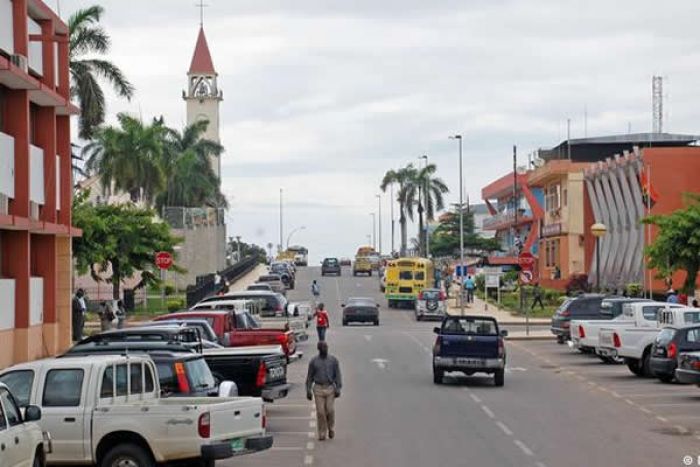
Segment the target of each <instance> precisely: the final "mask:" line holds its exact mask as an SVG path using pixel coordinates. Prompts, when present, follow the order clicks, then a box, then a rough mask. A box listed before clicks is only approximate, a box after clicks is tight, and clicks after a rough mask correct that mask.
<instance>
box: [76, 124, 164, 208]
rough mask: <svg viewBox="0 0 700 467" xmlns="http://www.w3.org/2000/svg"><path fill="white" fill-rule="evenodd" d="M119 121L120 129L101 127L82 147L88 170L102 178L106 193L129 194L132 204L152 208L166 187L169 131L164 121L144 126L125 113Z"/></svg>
mask: <svg viewBox="0 0 700 467" xmlns="http://www.w3.org/2000/svg"><path fill="white" fill-rule="evenodd" d="M117 119H118V121H119V127H113V126H107V127H99V128H98V129H97V130H96V131H95V134H94V138H93V140H92V141H91V142H90V143H89V144H87V145H86V146H85V147H84V148H83V155H84V156H86V158H87V161H86V164H85V168H86V169H87V171H88V172H89V173H97V174H99V175H100V179H101V182H102V187H103V190H104V191H105V192H106V193H109V192H112V191H115V192H119V191H121V192H126V193H129V195H130V196H131V199H132V201H144V202H145V203H146V204H148V205H149V206H150V205H152V204H153V201H154V200H155V197H156V196H157V194H158V193H160V192H161V191H162V190H163V189H164V187H165V174H164V171H163V168H162V159H163V140H164V138H165V134H166V128H165V126H164V125H163V122H162V120H154V121H153V122H152V123H151V124H150V125H144V124H143V122H142V121H141V120H139V119H137V118H134V117H131V116H129V115H126V114H123V113H120V114H118V115H117Z"/></svg>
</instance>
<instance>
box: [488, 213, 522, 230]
mask: <svg viewBox="0 0 700 467" xmlns="http://www.w3.org/2000/svg"><path fill="white" fill-rule="evenodd" d="M532 220H533V219H532V214H531V213H530V212H528V211H525V210H520V211H519V212H518V225H520V224H526V223H529V222H532ZM514 222H515V213H513V212H512V211H509V212H503V213H499V214H496V215H494V216H491V217H487V218H486V219H484V224H483V227H482V228H483V229H484V230H502V229H507V228H510V227H512V226H513V223H514Z"/></svg>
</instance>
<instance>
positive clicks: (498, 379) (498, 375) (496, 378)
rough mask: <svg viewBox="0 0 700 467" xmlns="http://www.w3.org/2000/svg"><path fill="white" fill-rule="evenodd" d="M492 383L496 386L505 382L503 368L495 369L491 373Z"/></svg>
mask: <svg viewBox="0 0 700 467" xmlns="http://www.w3.org/2000/svg"><path fill="white" fill-rule="evenodd" d="M493 383H494V384H495V385H496V386H497V387H501V386H503V384H504V383H505V370H496V372H495V373H494V374H493Z"/></svg>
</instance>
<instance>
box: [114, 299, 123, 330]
mask: <svg viewBox="0 0 700 467" xmlns="http://www.w3.org/2000/svg"><path fill="white" fill-rule="evenodd" d="M115 314H116V315H117V329H124V322H125V321H126V308H125V307H124V302H122V301H121V300H118V301H117V310H116V312H115Z"/></svg>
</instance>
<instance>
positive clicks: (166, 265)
mask: <svg viewBox="0 0 700 467" xmlns="http://www.w3.org/2000/svg"><path fill="white" fill-rule="evenodd" d="M172 265H173V255H172V254H170V253H168V252H167V251H159V252H158V253H156V266H158V267H159V268H160V269H170V266H172Z"/></svg>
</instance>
